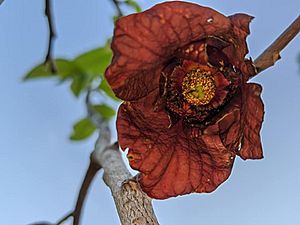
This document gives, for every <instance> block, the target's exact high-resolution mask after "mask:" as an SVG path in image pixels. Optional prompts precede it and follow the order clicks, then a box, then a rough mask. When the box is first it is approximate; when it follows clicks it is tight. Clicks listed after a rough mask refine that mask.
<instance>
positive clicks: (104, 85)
mask: <svg viewBox="0 0 300 225" xmlns="http://www.w3.org/2000/svg"><path fill="white" fill-rule="evenodd" d="M99 89H100V90H101V91H103V92H104V93H105V94H106V95H107V96H109V97H110V98H112V99H113V100H115V101H120V99H119V98H117V97H116V96H115V94H114V92H113V91H112V90H111V88H110V86H109V85H108V83H107V81H106V79H105V78H103V80H102V81H101V83H100V85H99Z"/></svg>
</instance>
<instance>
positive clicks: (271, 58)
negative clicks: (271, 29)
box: [254, 16, 300, 73]
mask: <svg viewBox="0 0 300 225" xmlns="http://www.w3.org/2000/svg"><path fill="white" fill-rule="evenodd" d="M299 31H300V16H298V17H297V18H296V19H295V20H294V22H293V23H292V24H291V25H290V26H289V27H288V28H287V29H286V30H285V31H284V32H283V33H282V34H281V35H280V36H279V37H278V38H277V39H276V40H275V41H274V42H273V43H272V44H271V45H270V46H269V47H268V48H267V49H266V50H265V51H264V52H263V53H262V54H261V55H260V56H258V57H257V58H256V59H255V60H254V65H255V67H256V68H257V73H260V72H262V71H263V70H265V69H267V68H269V67H271V66H273V65H274V64H275V62H276V61H277V60H279V59H280V52H281V51H282V50H283V49H284V48H285V47H286V46H287V44H288V43H289V42H290V41H291V40H292V39H293V38H294V37H295V36H296V35H297V34H298V33H299Z"/></svg>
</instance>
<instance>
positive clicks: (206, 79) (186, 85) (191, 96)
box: [182, 69, 216, 106]
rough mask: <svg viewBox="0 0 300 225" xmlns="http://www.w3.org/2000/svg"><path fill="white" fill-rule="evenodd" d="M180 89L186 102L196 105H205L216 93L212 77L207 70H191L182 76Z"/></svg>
mask: <svg viewBox="0 0 300 225" xmlns="http://www.w3.org/2000/svg"><path fill="white" fill-rule="evenodd" d="M182 90H183V91H182V94H183V96H184V98H185V100H186V101H187V102H188V103H190V104H192V105H196V106H199V105H206V104H208V103H209V102H210V101H211V100H212V98H213V97H214V96H215V93H216V84H215V80H214V77H213V76H212V75H211V73H210V72H209V71H204V70H201V69H195V70H191V71H190V72H188V73H187V74H186V75H185V77H184V78H183V82H182Z"/></svg>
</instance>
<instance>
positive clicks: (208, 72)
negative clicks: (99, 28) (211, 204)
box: [105, 1, 264, 199]
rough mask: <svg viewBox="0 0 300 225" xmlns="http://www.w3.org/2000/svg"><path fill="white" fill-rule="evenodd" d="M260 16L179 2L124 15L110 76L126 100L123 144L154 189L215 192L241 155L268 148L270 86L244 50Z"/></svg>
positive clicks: (120, 127)
mask: <svg viewBox="0 0 300 225" xmlns="http://www.w3.org/2000/svg"><path fill="white" fill-rule="evenodd" d="M252 18H253V17H251V16H249V15H246V14H236V15H233V16H229V17H226V16H224V15H222V14H220V13H219V12H217V11H215V10H213V9H210V8H207V7H202V6H199V5H197V4H193V3H186V2H177V1H175V2H165V3H161V4H158V5H156V6H154V7H152V8H151V9H149V10H146V11H144V12H142V13H137V14H132V15H129V16H125V17H122V18H120V19H119V20H118V21H117V23H116V28H115V31H114V36H113V40H112V50H113V54H114V56H113V59H112V62H111V65H110V66H109V67H108V68H107V70H106V73H105V76H106V78H107V80H108V82H109V84H110V85H111V87H112V90H113V91H114V93H115V94H116V95H117V96H118V97H119V98H121V99H122V100H124V102H123V103H122V105H121V106H120V108H119V111H118V116H117V131H118V141H119V144H120V147H121V148H122V149H123V150H125V149H128V159H129V163H130V166H131V167H132V168H133V169H135V170H138V171H139V172H140V173H139V174H138V175H137V180H138V182H139V184H140V186H141V188H142V189H143V191H144V192H145V193H147V194H148V195H149V196H150V197H152V198H156V199H165V198H169V197H174V196H178V195H184V194H188V193H193V192H198V193H203V192H206V193H207V192H212V191H214V190H215V189H216V188H217V187H218V186H219V185H220V184H222V183H223V182H224V181H225V180H226V179H227V178H228V177H229V175H230V173H231V169H232V166H233V163H234V160H235V157H236V156H240V157H241V158H242V159H260V158H262V157H263V154H262V146H261V141H260V129H261V125H262V121H263V114H264V110H263V103H262V100H261V98H260V94H261V90H262V88H261V86H260V85H258V84H255V83H248V80H249V78H251V77H252V76H254V75H255V67H254V66H253V64H252V62H251V59H246V58H245V55H246V54H247V53H248V49H247V44H246V37H247V35H248V34H249V23H250V21H251V20H252Z"/></svg>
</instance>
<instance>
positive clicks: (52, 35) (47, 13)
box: [44, 0, 57, 73]
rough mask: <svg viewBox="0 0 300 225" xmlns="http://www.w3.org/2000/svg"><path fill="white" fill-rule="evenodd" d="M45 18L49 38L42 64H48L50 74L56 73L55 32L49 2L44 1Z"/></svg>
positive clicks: (49, 0) (47, 0) (48, 0)
mask: <svg viewBox="0 0 300 225" xmlns="http://www.w3.org/2000/svg"><path fill="white" fill-rule="evenodd" d="M45 16H46V18H47V22H48V30H49V36H48V50H47V54H46V57H45V61H44V64H49V65H50V69H51V72H52V73H56V72H57V68H56V65H55V63H54V59H53V56H52V54H53V41H54V39H55V37H56V34H55V31H54V22H53V15H52V11H51V0H45Z"/></svg>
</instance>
